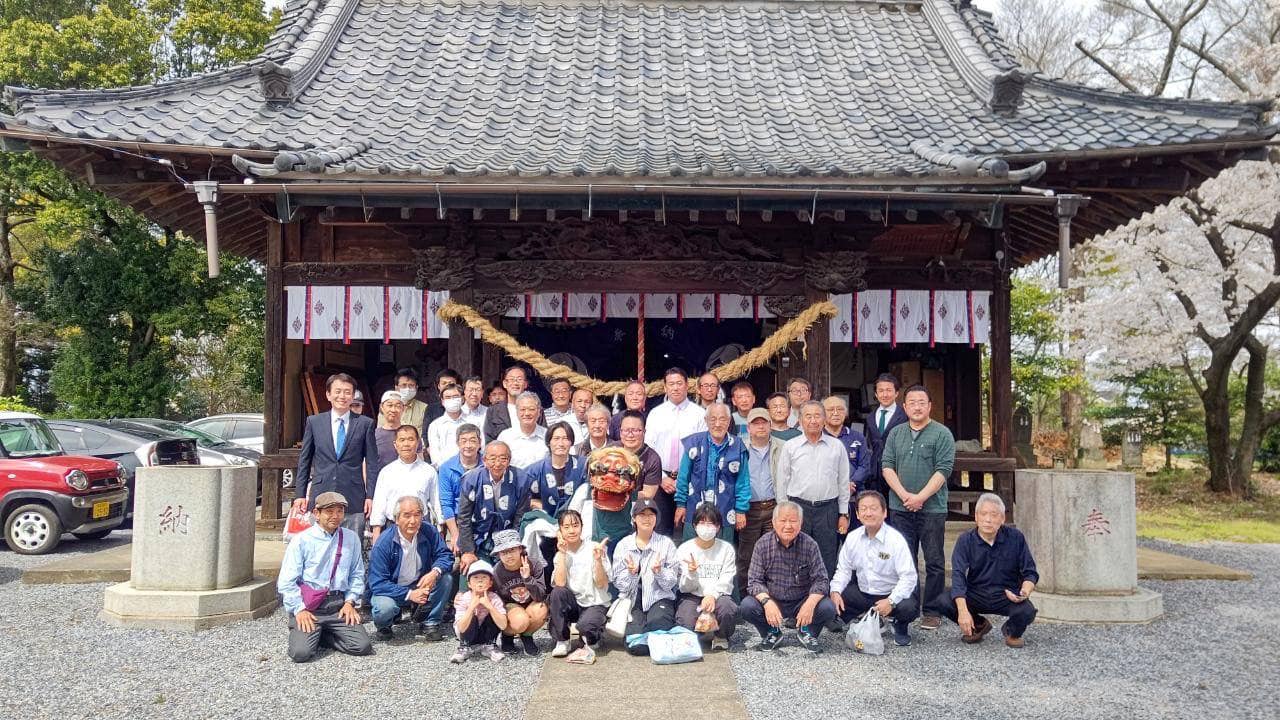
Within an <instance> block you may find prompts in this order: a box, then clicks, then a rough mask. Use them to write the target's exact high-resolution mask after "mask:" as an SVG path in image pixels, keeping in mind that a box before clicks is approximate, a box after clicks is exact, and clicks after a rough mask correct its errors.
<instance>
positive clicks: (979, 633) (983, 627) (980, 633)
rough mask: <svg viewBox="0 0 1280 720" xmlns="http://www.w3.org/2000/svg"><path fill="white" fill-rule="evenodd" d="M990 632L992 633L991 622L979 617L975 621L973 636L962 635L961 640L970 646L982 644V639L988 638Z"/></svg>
mask: <svg viewBox="0 0 1280 720" xmlns="http://www.w3.org/2000/svg"><path fill="white" fill-rule="evenodd" d="M989 632H991V621H990V620H988V619H986V618H985V617H983V616H981V615H979V616H977V619H975V620H974V621H973V634H972V635H961V636H960V640H962V641H963V642H965V643H967V644H969V645H975V644H977V643H980V642H982V638H984V637H986V634H987V633H989Z"/></svg>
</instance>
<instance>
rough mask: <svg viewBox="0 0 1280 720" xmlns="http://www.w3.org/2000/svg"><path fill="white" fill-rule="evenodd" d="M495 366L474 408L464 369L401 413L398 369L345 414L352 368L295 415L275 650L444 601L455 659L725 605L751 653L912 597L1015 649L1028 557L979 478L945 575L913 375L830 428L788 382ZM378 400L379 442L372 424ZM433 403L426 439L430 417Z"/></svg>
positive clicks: (441, 618)
mask: <svg viewBox="0 0 1280 720" xmlns="http://www.w3.org/2000/svg"><path fill="white" fill-rule="evenodd" d="M456 379H457V378H456V375H455V376H454V377H452V378H445V380H456ZM401 380H416V376H415V375H413V374H412V373H411V372H408V373H406V372H404V371H402V374H401V375H399V376H398V377H397V383H398V384H399V382H400V381H401ZM473 380H474V382H473ZM502 385H503V389H504V391H505V399H503V400H502V402H501V403H495V404H491V405H489V406H488V407H487V408H484V406H483V405H481V404H480V403H479V400H480V398H481V396H482V394H483V393H482V391H483V384H482V383H480V382H479V380H478V379H469V380H467V381H465V382H464V383H462V384H461V385H460V384H459V383H457V382H443V381H442V382H441V383H440V384H439V386H438V390H439V394H440V398H441V401H442V402H441V411H442V412H441V414H440V415H439V416H437V417H436V418H434V419H430V418H429V417H428V413H429V412H430V411H429V410H428V409H427V408H426V407H425V406H424V407H423V408H422V409H421V411H420V412H421V413H422V414H421V416H420V419H417V418H407V417H406V414H407V413H408V412H409V410H410V408H411V407H412V406H413V404H414V403H418V404H421V403H420V401H417V400H416V398H409V401H408V402H406V399H405V395H403V394H401V391H402V390H404V388H401V389H399V390H397V391H394V392H395V396H394V397H390V396H387V397H384V399H383V403H382V407H381V408H380V410H381V413H380V419H379V423H378V426H377V427H375V425H374V423H373V421H372V420H371V419H370V418H368V417H365V416H362V415H357V414H354V413H353V412H352V411H351V399H352V398H353V397H354V395H355V386H356V383H355V381H354V380H353V379H352V378H350V377H349V376H346V375H344V374H337V375H334V376H331V377H330V378H329V379H328V381H327V383H326V398H327V399H328V400H329V402H330V405H331V410H330V411H329V412H326V413H321V414H318V415H315V416H312V417H310V418H308V420H307V423H306V426H305V432H304V437H303V443H302V450H301V453H300V455H299V463H298V471H297V500H295V505H296V506H297V507H298V508H299V509H308V508H309V509H311V511H312V513H313V516H314V518H315V522H314V524H313V525H312V526H311V527H310V528H309V529H308V530H306V531H304V532H303V533H300V534H299V535H297V536H296V537H295V538H293V539H292V540H291V542H290V545H289V547H288V550H287V552H286V557H285V561H284V564H283V566H282V568H281V573H280V576H279V588H278V589H279V592H280V594H281V596H282V598H283V602H284V606H285V608H286V610H287V612H288V614H289V618H290V619H289V623H290V638H289V656H290V657H291V658H292V659H293V660H295V661H297V662H305V661H307V660H310V659H311V658H312V657H314V655H315V653H316V650H317V648H318V647H319V646H320V645H321V644H326V645H329V646H331V647H334V648H335V649H338V650H339V651H341V652H346V653H350V654H367V653H369V652H372V647H373V646H372V642H371V638H370V637H369V634H368V633H367V632H366V631H365V630H364V627H363V625H362V617H361V614H360V611H359V608H360V607H361V606H364V607H365V608H367V611H368V614H369V615H371V617H372V621H373V624H374V626H375V630H376V635H377V637H378V638H379V639H382V640H387V639H390V638H392V637H393V627H394V624H395V623H396V622H398V621H408V622H411V623H414V624H415V627H416V630H417V632H419V633H420V634H421V635H422V636H423V637H424V638H425V639H426V640H428V641H439V640H443V639H444V638H445V637H446V636H447V635H448V634H449V633H448V631H447V629H448V623H450V621H451V624H452V634H453V635H455V636H456V637H457V639H458V641H459V647H458V650H457V652H456V653H455V654H454V655H453V657H452V660H453V661H454V662H464V661H466V660H467V659H468V658H471V657H479V656H486V657H488V658H490V659H492V660H499V659H502V658H503V657H505V656H508V655H511V654H513V653H520V652H524V653H528V654H537V653H539V652H540V650H539V647H538V645H537V643H536V642H535V641H534V639H533V637H534V634H535V633H536V632H538V631H540V630H541V629H542V628H543V627H546V628H547V629H548V632H549V633H550V635H551V639H552V641H553V643H554V646H553V650H552V655H553V656H555V657H567V658H568V659H569V661H571V662H577V663H590V662H594V660H595V653H596V650H597V648H598V647H599V645H600V643H601V642H602V640H603V638H604V637H605V634H606V633H605V629H606V625H609V626H610V627H614V626H616V628H617V629H619V633H618V634H620V635H622V636H624V637H626V638H627V639H628V640H627V643H626V644H627V649H628V651H629V652H633V653H637V654H646V653H647V651H648V648H647V643H646V642H645V638H646V633H650V632H653V631H659V630H669V629H671V628H673V627H675V626H677V625H680V626H683V627H686V628H688V629H690V630H693V631H695V632H697V633H699V634H701V635H702V637H703V638H704V639H705V641H706V642H707V643H708V644H709V645H710V646H711V647H712V648H713V649H714V648H717V647H727V646H728V644H729V642H730V639H731V638H732V637H733V636H734V633H735V630H736V626H737V624H738V621H739V620H743V621H746V622H747V623H749V624H751V625H752V626H754V627H755V628H756V630H757V632H758V633H759V635H760V638H761V640H760V643H759V645H758V647H759V648H760V649H763V650H768V649H773V648H777V647H778V646H779V645H780V644H781V643H782V642H783V630H784V628H787V627H795V628H796V636H797V641H798V642H799V644H800V645H801V646H802V647H804V648H807V649H809V650H812V651H815V652H817V651H820V649H821V644H820V643H819V641H818V638H819V636H820V634H821V633H822V631H823V630H824V629H826V628H838V627H840V626H841V625H842V623H844V622H848V621H851V620H853V619H856V618H858V617H860V616H863V615H865V614H867V613H871V612H874V613H875V614H877V615H879V616H880V617H881V618H883V619H885V620H886V621H887V622H889V623H891V624H892V628H893V635H894V639H895V642H896V643H897V644H898V645H909V644H910V641H911V636H910V630H909V627H910V625H911V623H912V622H913V621H914V620H915V619H916V618H917V616H921V615H922V617H921V620H920V627H921V628H923V629H927V630H936V629H938V628H939V626H940V625H941V620H942V618H949V619H950V620H951V621H952V622H954V623H956V624H957V625H958V626H959V627H960V630H961V639H962V640H963V641H965V642H969V643H976V642H980V641H981V640H982V639H983V636H984V635H986V634H987V633H988V632H989V631H990V629H991V624H990V623H989V622H988V621H987V620H986V619H985V617H984V615H985V614H992V613H994V614H1001V615H1006V616H1008V618H1009V619H1008V621H1006V622H1005V624H1004V626H1003V628H1002V630H1003V634H1004V638H1005V643H1006V644H1007V645H1009V646H1010V647H1021V646H1022V636H1023V633H1024V631H1025V629H1026V627H1027V626H1028V625H1029V624H1030V623H1031V621H1032V620H1033V619H1034V617H1035V609H1034V606H1033V605H1032V604H1031V603H1030V602H1029V600H1028V598H1029V597H1030V595H1031V593H1032V591H1033V590H1034V588H1035V583H1036V582H1037V580H1038V575H1037V574H1036V569H1035V562H1034V560H1033V558H1032V556H1031V553H1030V551H1029V549H1028V548H1027V545H1026V542H1025V540H1024V539H1023V537H1022V535H1021V533H1019V532H1018V531H1017V530H1016V529H1015V528H1012V527H1008V526H1006V525H1005V524H1004V517H1005V508H1004V503H1003V501H1002V500H1001V498H1000V497H999V496H997V495H994V494H990V493H988V494H984V495H982V496H981V497H980V498H979V500H978V501H977V502H976V505H975V517H976V520H977V522H976V527H975V528H974V529H973V530H971V531H969V532H967V533H965V534H964V535H962V536H961V537H960V539H959V541H958V542H957V543H956V546H955V550H954V553H953V556H952V573H953V577H952V587H951V591H950V593H947V592H945V591H944V587H945V583H944V579H943V575H942V573H943V560H944V558H943V538H944V530H945V520H946V513H947V478H948V476H950V474H951V471H952V466H953V462H954V457H955V443H954V439H953V437H952V435H951V433H950V431H949V430H948V429H947V428H946V427H945V426H944V425H942V424H941V423H939V422H937V421H934V420H932V419H931V416H930V413H931V410H932V405H931V399H930V397H929V392H928V390H927V389H926V388H924V387H923V386H919V385H916V386H912V387H909V388H907V390H906V392H905V393H903V394H902V403H901V404H899V403H898V398H899V390H900V385H899V382H898V380H897V378H895V377H893V376H892V375H881V376H879V377H878V378H877V379H876V382H875V395H876V398H877V401H878V406H877V407H876V408H874V409H872V410H871V411H869V412H867V413H866V416H865V422H864V428H865V430H866V435H865V436H864V435H863V433H861V432H859V431H858V430H856V429H852V428H850V427H848V426H847V425H846V421H847V420H848V418H849V409H848V407H847V405H846V403H845V401H844V399H843V398H841V397H838V396H831V397H827V398H825V399H823V400H822V401H818V400H815V399H813V397H812V386H811V385H810V384H809V383H808V382H806V381H804V380H802V379H796V380H793V381H792V382H791V383H790V385H789V387H788V392H787V393H775V394H773V395H771V396H769V397H768V398H767V399H766V402H765V407H763V408H762V407H756V396H755V392H754V389H753V388H752V386H751V385H750V384H749V383H745V382H739V383H736V384H734V385H733V386H732V387H731V388H730V389H729V398H730V402H731V403H732V407H730V406H729V405H726V404H724V403H722V402H721V401H720V400H719V396H720V394H721V385H720V381H719V380H718V379H717V378H716V377H715V375H713V374H710V373H707V374H705V375H703V376H702V377H700V378H698V379H697V380H696V386H695V388H696V391H695V392H696V395H695V398H690V397H689V389H690V388H689V385H690V383H689V378H688V376H687V375H686V374H685V373H684V371H682V370H680V369H677V368H673V369H671V370H668V371H667V372H666V373H665V375H664V378H663V385H664V390H665V397H664V398H663V401H662V402H661V404H659V405H657V406H656V407H654V408H653V409H652V410H649V411H648V412H646V411H645V406H646V401H647V397H646V392H645V386H644V385H643V384H642V383H639V382H634V383H631V384H629V385H628V386H627V388H626V391H625V393H624V394H623V401H624V404H625V407H624V408H623V409H622V410H620V411H619V412H617V413H612V412H610V411H609V410H608V409H607V408H606V407H605V406H604V405H602V404H600V403H598V402H596V400H595V398H594V397H593V396H592V395H591V393H590V391H588V390H584V389H575V388H572V387H571V386H569V384H568V383H567V382H564V381H556V382H553V383H552V384H551V386H550V388H549V389H550V390H551V395H552V400H553V402H552V405H551V407H548V408H543V407H542V403H541V398H540V397H539V396H538V395H537V394H536V393H533V392H530V391H529V390H528V375H527V374H526V371H525V370H524V368H522V367H519V366H514V367H511V368H509V369H507V371H506V372H505V373H504V376H503V383H502ZM412 389H413V390H414V392H415V393H416V382H415V385H414V387H413V388H412ZM473 399H474V404H473V403H472V400H473ZM397 403H398V404H399V405H400V407H399V408H398V407H397ZM414 410H415V412H418V409H417V408H414ZM397 413H398V420H399V421H400V423H401V424H400V425H399V426H398V427H395V428H394V430H392V429H391V428H390V427H387V428H386V429H387V430H388V431H390V432H392V435H391V444H392V448H393V450H394V455H393V456H390V457H387V458H386V459H384V456H383V455H382V454H381V453H380V452H379V447H380V446H379V438H378V437H377V432H378V431H379V430H381V429H383V427H382V426H384V425H390V424H391V423H393V422H395V421H396V420H397ZM441 421H444V423H442V424H447V425H448V430H449V432H448V433H447V434H448V435H449V437H448V438H447V440H446V439H441V434H440V433H439V432H435V431H434V428H436V427H437V423H441ZM415 423H416V424H415ZM423 423H426V426H427V433H426V436H427V438H426V441H425V442H424V441H423V437H422V435H423V433H422V432H421V427H422V424H423ZM442 432H443V431H442ZM606 477H607V478H608V480H607V481H605V480H602V479H601V478H606ZM366 524H367V525H369V526H370V527H371V533H370V534H371V536H372V547H371V549H370V550H369V552H368V556H367V568H366V559H365V556H364V554H363V553H362V548H361V536H362V533H364V531H365V526H366ZM392 525H394V526H395V527H394V529H392V528H391V526H392ZM921 551H923V555H924V567H923V571H924V576H925V577H924V583H923V590H922V589H921V587H920V582H919V574H920V570H921V568H920V567H919V564H918V556H919V555H920V553H921ZM610 613H613V615H612V616H610ZM618 613H622V614H623V615H622V616H621V617H618ZM622 628H625V630H621V629H622ZM573 630H576V636H574V635H573V633H572V631H573ZM571 641H572V643H571Z"/></svg>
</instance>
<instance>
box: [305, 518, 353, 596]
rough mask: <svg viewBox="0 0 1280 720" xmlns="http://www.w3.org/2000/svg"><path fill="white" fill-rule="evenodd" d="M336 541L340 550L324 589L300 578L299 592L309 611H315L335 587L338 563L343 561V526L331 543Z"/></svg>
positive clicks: (335, 557)
mask: <svg viewBox="0 0 1280 720" xmlns="http://www.w3.org/2000/svg"><path fill="white" fill-rule="evenodd" d="M335 542H336V543H338V552H337V554H336V555H335V556H334V558H333V568H332V569H331V570H329V584H328V585H326V586H325V588H324V589H323V590H317V589H315V588H313V587H311V586H310V585H308V584H306V583H305V582H303V581H302V579H301V578H299V579H298V592H300V593H302V607H304V608H306V609H307V610H308V611H309V612H315V611H316V610H317V609H319V607H320V604H321V603H323V602H324V599H325V598H327V597H329V588H332V587H333V579H334V578H335V577H337V575H338V565H339V564H340V563H341V562H342V528H338V530H337V532H335V533H334V534H333V540H331V541H330V544H332V543H335Z"/></svg>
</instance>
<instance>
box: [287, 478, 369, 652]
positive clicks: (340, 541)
mask: <svg viewBox="0 0 1280 720" xmlns="http://www.w3.org/2000/svg"><path fill="white" fill-rule="evenodd" d="M346 510H347V499H346V498H345V497H344V496H343V495H342V494H341V493H337V492H332V491H330V492H323V493H320V495H319V496H317V497H316V502H315V510H314V513H315V523H314V524H312V526H311V527H309V528H307V529H306V530H303V531H302V532H300V533H298V534H297V535H295V536H294V537H293V539H292V540H290V541H289V546H288V547H287V548H285V551H284V560H283V562H281V564H280V575H279V576H278V578H277V580H276V590H277V591H278V592H279V593H280V597H281V598H282V600H283V602H284V609H285V612H287V613H288V614H289V659H290V660H292V661H294V662H297V663H304V662H309V661H310V660H311V659H312V658H314V657H315V655H316V651H317V650H318V649H319V648H320V645H321V643H322V642H323V643H324V644H325V645H328V646H330V647H332V648H334V649H335V650H337V651H338V652H342V653H346V654H348V655H371V654H373V644H372V643H371V642H370V641H369V633H368V632H367V631H366V630H365V629H364V626H362V625H361V624H360V613H359V612H358V611H357V610H356V607H355V606H356V603H357V602H359V600H360V598H361V596H363V595H364V588H365V584H364V558H362V557H361V555H360V536H359V535H358V534H356V533H355V532H354V531H352V530H350V529H348V528H345V527H343V526H342V520H343V516H344V515H345V514H346Z"/></svg>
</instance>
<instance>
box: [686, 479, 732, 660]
mask: <svg viewBox="0 0 1280 720" xmlns="http://www.w3.org/2000/svg"><path fill="white" fill-rule="evenodd" d="M720 527H721V519H720V511H719V510H717V509H716V506H715V503H709V502H704V503H702V504H700V505H698V507H697V509H695V510H694V512H693V529H694V533H695V534H696V536H695V537H694V538H693V539H692V540H687V541H685V542H684V543H683V544H682V545H680V547H679V548H678V549H677V550H676V560H678V561H679V564H680V598H679V601H678V602H677V603H676V622H677V623H678V624H680V625H682V626H684V627H687V628H689V629H690V630H693V631H694V632H698V633H701V634H703V636H704V637H707V636H710V637H711V649H713V650H714V649H716V648H722V649H725V650H728V649H729V638H731V637H733V631H734V628H735V627H736V626H737V624H738V604H737V603H735V602H734V601H733V579H734V575H735V574H736V573H737V561H736V558H737V555H736V553H735V552H734V550H733V546H732V545H730V544H729V543H727V542H725V541H724V540H720V539H718V538H717V537H716V536H717V535H719V534H720Z"/></svg>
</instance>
